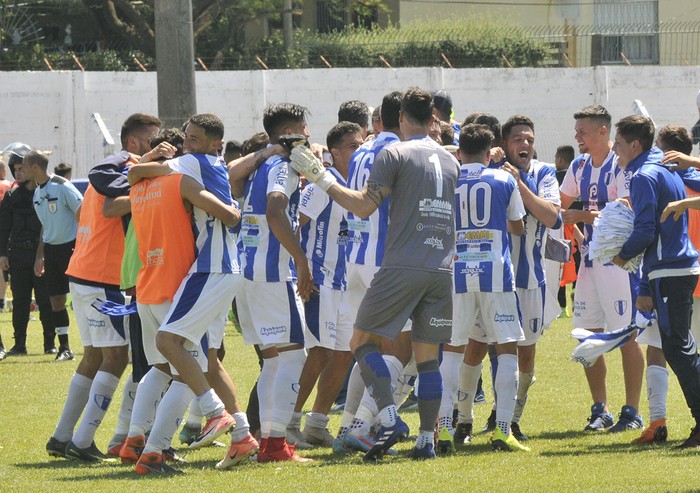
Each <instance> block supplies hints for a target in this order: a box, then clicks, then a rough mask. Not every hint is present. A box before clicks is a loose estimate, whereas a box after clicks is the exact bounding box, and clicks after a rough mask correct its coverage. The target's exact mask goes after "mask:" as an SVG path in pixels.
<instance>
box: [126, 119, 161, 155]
mask: <svg viewBox="0 0 700 493" xmlns="http://www.w3.org/2000/svg"><path fill="white" fill-rule="evenodd" d="M162 124H163V122H162V121H160V120H159V119H158V118H157V117H155V116H153V115H146V114H145V113H134V114H133V115H131V116H130V117H128V118H127V119H126V120H125V121H124V123H123V124H122V130H121V134H120V135H119V137H120V139H121V143H122V147H126V144H127V139H128V138H129V137H130V136H131V135H134V134H137V133H139V132H141V131H142V130H144V129H145V128H146V127H150V126H151V125H155V126H156V127H160V126H161V125H162Z"/></svg>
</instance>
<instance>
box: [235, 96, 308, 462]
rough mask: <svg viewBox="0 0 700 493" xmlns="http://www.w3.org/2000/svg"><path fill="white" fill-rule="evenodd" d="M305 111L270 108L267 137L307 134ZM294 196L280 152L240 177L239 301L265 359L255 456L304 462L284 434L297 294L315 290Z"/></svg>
mask: <svg viewBox="0 0 700 493" xmlns="http://www.w3.org/2000/svg"><path fill="white" fill-rule="evenodd" d="M306 113H307V109H306V108H304V107H302V106H299V105H296V104H290V103H283V104H277V105H272V106H269V107H268V108H267V109H266V110H265V114H264V116H263V126H264V127H265V131H266V132H267V134H268V135H269V137H270V142H274V143H277V142H278V140H279V139H280V137H283V136H288V135H299V136H301V138H308V137H309V132H308V130H307V128H306ZM234 188H237V187H236V186H234ZM299 196H300V190H299V176H298V175H297V174H296V173H294V172H290V169H289V161H288V159H287V157H286V156H284V155H279V154H278V155H274V156H271V157H270V158H268V159H267V160H266V161H265V162H264V163H263V164H262V165H261V166H260V168H258V169H257V171H255V173H253V174H252V175H250V176H249V177H248V178H247V179H246V180H245V182H244V197H245V198H244V201H243V208H242V210H243V217H242V219H241V231H240V234H239V245H240V248H241V272H242V274H243V281H242V288H241V290H240V292H239V295H238V297H237V298H236V303H237V306H238V316H239V321H240V323H241V328H242V330H243V340H244V341H245V343H246V344H256V345H258V346H259V348H260V349H261V351H262V356H263V360H264V362H263V368H262V372H261V373H260V377H259V379H258V399H259V402H260V423H261V437H262V440H261V443H260V452H259V453H258V461H259V462H269V461H293V462H306V461H308V460H309V459H304V458H302V457H300V456H299V455H298V454H297V453H296V452H295V451H294V446H290V445H289V444H288V443H287V440H286V431H287V426H288V425H289V422H290V421H291V419H292V414H293V412H294V404H295V403H296V400H297V388H298V384H299V376H300V375H301V371H302V368H303V366H304V361H305V360H306V353H305V351H304V330H305V325H306V322H305V321H304V307H303V302H302V300H308V299H309V296H310V294H311V290H312V288H313V277H312V274H311V270H310V268H309V262H308V260H307V258H306V254H305V253H304V250H303V249H302V248H301V245H300V244H299V240H298V239H297V237H296V234H295V231H296V229H297V226H298V220H299V218H298V207H299ZM292 260H293V264H292V262H291V261H292ZM292 265H293V267H292ZM270 307H275V309H274V310H271V309H270Z"/></svg>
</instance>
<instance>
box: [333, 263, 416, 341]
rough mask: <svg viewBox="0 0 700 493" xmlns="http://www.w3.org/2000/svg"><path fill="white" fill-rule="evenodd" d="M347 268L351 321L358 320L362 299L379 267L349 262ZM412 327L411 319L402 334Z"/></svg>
mask: <svg viewBox="0 0 700 493" xmlns="http://www.w3.org/2000/svg"><path fill="white" fill-rule="evenodd" d="M345 266H346V267H345V269H346V271H347V278H348V290H347V298H348V303H349V304H350V319H351V320H355V319H356V318H357V312H358V310H359V309H360V303H362V298H364V297H365V293H367V288H369V285H370V284H371V283H372V279H374V275H375V274H376V273H377V272H378V271H379V267H376V266H374V265H363V264H353V263H351V262H347V263H346V264H345ZM412 326H413V322H412V321H411V319H408V320H407V321H406V324H405V325H404V326H403V328H402V329H401V332H408V331H410V330H411V327H412Z"/></svg>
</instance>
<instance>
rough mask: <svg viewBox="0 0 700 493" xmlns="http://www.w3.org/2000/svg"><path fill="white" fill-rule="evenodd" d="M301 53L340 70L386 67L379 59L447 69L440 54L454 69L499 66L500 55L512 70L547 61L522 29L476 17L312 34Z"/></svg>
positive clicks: (543, 49)
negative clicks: (381, 57) (328, 63)
mask: <svg viewBox="0 0 700 493" xmlns="http://www.w3.org/2000/svg"><path fill="white" fill-rule="evenodd" d="M304 48H305V50H306V51H307V52H308V61H309V65H310V66H314V67H321V66H325V64H324V63H323V61H322V60H321V59H320V56H321V55H322V56H324V57H325V58H326V59H328V60H329V61H330V62H331V64H333V65H334V66H339V67H362V66H384V63H383V62H382V61H381V59H380V58H379V57H380V55H381V56H383V57H384V58H385V59H386V60H388V62H389V63H390V64H391V65H392V66H394V67H416V66H447V63H446V62H445V61H444V59H443V58H442V55H443V54H444V55H445V56H446V57H447V58H448V60H449V61H450V63H451V64H452V66H453V67H455V68H462V67H502V66H505V61H504V60H503V56H504V55H505V57H506V58H507V59H508V60H509V61H510V63H511V65H513V66H534V67H537V66H541V65H543V64H544V62H545V59H546V56H547V50H546V45H545V44H544V43H542V42H540V41H537V40H534V39H532V38H530V37H528V36H527V34H526V33H525V31H524V30H523V29H522V28H519V27H517V26H515V25H511V24H506V23H503V22H502V21H500V20H499V21H496V20H492V19H488V18H487V19H484V18H474V17H472V18H468V19H464V20H461V21H449V22H448V21H443V22H434V23H426V22H419V23H412V24H409V25H407V26H404V27H401V28H398V27H389V28H387V29H372V30H368V29H361V28H356V29H348V30H346V31H344V32H338V33H331V34H326V35H310V36H308V38H307V39H306V40H305V43H304Z"/></svg>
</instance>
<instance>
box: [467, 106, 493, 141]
mask: <svg viewBox="0 0 700 493" xmlns="http://www.w3.org/2000/svg"><path fill="white" fill-rule="evenodd" d="M470 123H478V124H479V125H486V126H487V127H489V130H491V133H493V142H494V144H500V143H501V140H502V139H501V122H499V121H498V118H496V117H495V116H493V115H491V114H490V113H471V114H469V115H467V117H466V118H465V119H464V122H463V123H462V126H463V127H466V126H467V125H469V124H470Z"/></svg>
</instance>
